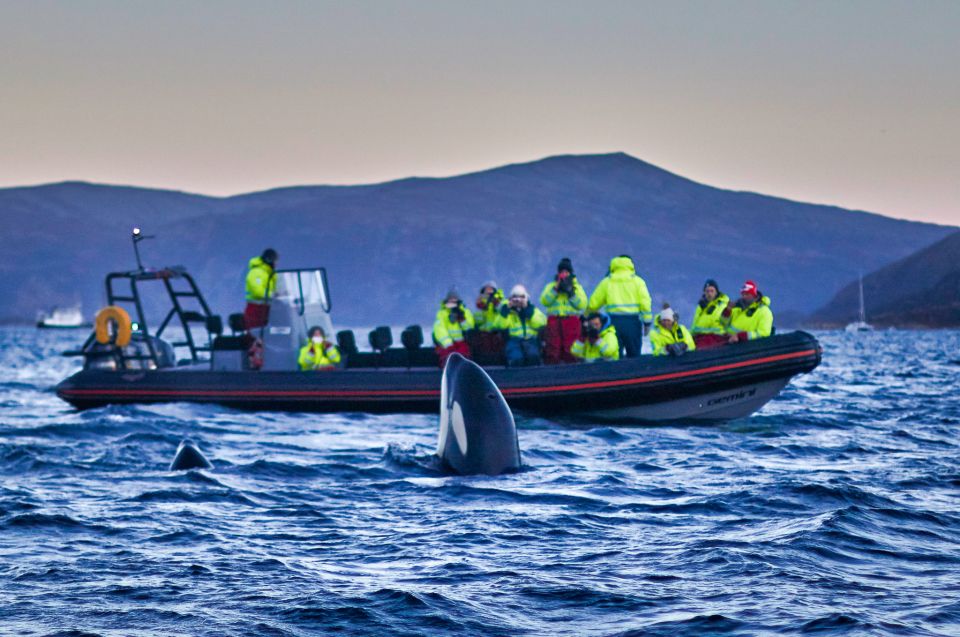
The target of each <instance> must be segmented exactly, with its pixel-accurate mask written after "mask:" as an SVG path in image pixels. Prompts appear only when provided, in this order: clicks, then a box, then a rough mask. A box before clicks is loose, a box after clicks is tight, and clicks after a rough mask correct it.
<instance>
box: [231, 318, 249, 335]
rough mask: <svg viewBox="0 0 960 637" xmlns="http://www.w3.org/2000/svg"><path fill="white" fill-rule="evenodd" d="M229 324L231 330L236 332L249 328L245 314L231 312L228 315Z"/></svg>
mask: <svg viewBox="0 0 960 637" xmlns="http://www.w3.org/2000/svg"><path fill="white" fill-rule="evenodd" d="M227 325H229V326H230V330H231V331H232V332H233V333H234V334H236V333H238V332H242V331H244V330H246V329H247V323H246V321H244V320H243V314H231V315H230V316H228V317H227Z"/></svg>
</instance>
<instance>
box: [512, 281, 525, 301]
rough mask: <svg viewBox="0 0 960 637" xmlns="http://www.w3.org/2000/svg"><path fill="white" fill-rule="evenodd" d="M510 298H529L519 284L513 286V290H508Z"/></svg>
mask: <svg viewBox="0 0 960 637" xmlns="http://www.w3.org/2000/svg"><path fill="white" fill-rule="evenodd" d="M510 296H522V297H524V298H527V299H529V298H530V295H529V294H527V288H525V287H523V286H522V285H520V284H519V283H517V284H516V285H515V286H513V289H512V290H510Z"/></svg>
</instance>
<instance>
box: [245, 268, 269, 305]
mask: <svg viewBox="0 0 960 637" xmlns="http://www.w3.org/2000/svg"><path fill="white" fill-rule="evenodd" d="M249 267H250V269H249V270H248V271H247V280H246V298H247V302H248V303H267V302H268V301H269V300H270V298H271V297H272V296H273V293H274V292H275V288H276V285H277V277H276V275H275V274H274V272H273V268H272V267H270V265H269V264H268V263H266V262H265V261H264V260H263V259H261V258H260V257H253V258H252V259H250V264H249Z"/></svg>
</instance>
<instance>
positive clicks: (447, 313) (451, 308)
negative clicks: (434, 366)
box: [433, 290, 474, 368]
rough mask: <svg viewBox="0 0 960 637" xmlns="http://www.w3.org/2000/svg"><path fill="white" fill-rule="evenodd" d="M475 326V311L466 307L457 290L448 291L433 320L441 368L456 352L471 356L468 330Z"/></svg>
mask: <svg viewBox="0 0 960 637" xmlns="http://www.w3.org/2000/svg"><path fill="white" fill-rule="evenodd" d="M473 326H474V322H473V313H472V312H470V310H468V309H467V308H466V307H464V305H463V300H462V299H461V298H460V295H459V294H457V291H456V290H450V291H449V292H447V295H446V296H445V297H443V302H442V303H441V304H440V310H439V311H438V312H437V316H436V319H434V321H433V343H434V345H435V346H436V350H437V357H438V358H439V363H440V367H441V368H442V367H443V366H444V365H446V363H447V359H448V358H449V357H450V355H451V354H453V353H454V352H457V353H458V354H461V355H462V356H464V357H466V358H470V346H469V345H468V344H467V331H468V330H472V329H473Z"/></svg>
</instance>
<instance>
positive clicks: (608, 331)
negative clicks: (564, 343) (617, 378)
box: [570, 312, 620, 363]
mask: <svg viewBox="0 0 960 637" xmlns="http://www.w3.org/2000/svg"><path fill="white" fill-rule="evenodd" d="M570 353H571V354H572V355H573V356H574V357H576V358H577V359H578V360H582V361H584V362H586V363H593V362H595V361H615V360H619V359H620V343H619V342H618V341H617V328H615V327H614V326H613V323H611V321H610V317H609V316H606V315H604V314H600V313H598V312H594V313H593V314H588V315H586V316H584V317H583V320H582V322H581V329H580V338H578V339H577V340H576V341H574V342H573V345H571V346H570Z"/></svg>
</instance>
